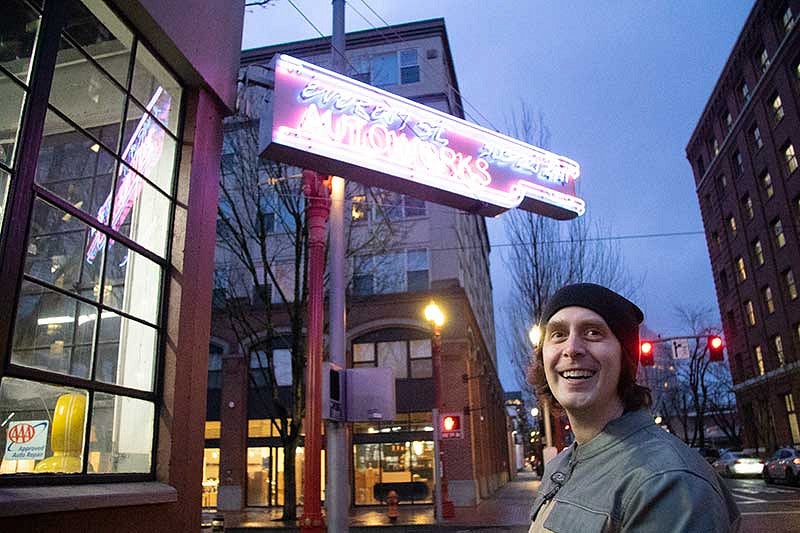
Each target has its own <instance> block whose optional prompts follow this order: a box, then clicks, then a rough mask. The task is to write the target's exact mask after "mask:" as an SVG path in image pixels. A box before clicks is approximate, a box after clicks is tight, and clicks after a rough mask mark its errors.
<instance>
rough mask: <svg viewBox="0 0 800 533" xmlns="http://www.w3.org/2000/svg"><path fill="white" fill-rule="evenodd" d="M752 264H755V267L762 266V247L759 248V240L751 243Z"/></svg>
mask: <svg viewBox="0 0 800 533" xmlns="http://www.w3.org/2000/svg"><path fill="white" fill-rule="evenodd" d="M753 263H755V264H756V266H761V265H763V264H764V247H763V246H761V240H760V239H756V240H755V241H753Z"/></svg>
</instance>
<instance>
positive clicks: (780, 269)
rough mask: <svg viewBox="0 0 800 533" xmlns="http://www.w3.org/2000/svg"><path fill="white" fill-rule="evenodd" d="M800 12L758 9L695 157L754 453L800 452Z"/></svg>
mask: <svg viewBox="0 0 800 533" xmlns="http://www.w3.org/2000/svg"><path fill="white" fill-rule="evenodd" d="M798 14H800V2H796V1H788V2H786V1H764V0H759V1H757V2H756V3H755V5H754V7H753V9H752V11H751V12H750V15H749V16H748V18H747V21H746V22H745V26H744V28H743V29H742V32H741V34H740V35H739V38H738V39H737V41H736V44H735V45H734V47H733V50H732V52H731V55H730V57H729V58H728V61H727V63H726V64H725V67H724V68H723V70H722V74H721V75H720V77H719V81H718V82H717V84H716V86H715V87H714V91H713V92H712V94H711V97H710V98H709V100H708V103H707V104H706V107H705V109H704V111H703V114H702V115H701V117H700V120H699V122H698V124H697V127H696V128H695V131H694V133H693V134H692V137H691V140H690V141H689V144H688V146H687V148H686V154H687V158H688V159H689V162H690V163H691V166H692V169H693V171H694V176H695V183H696V187H697V196H698V199H699V202H700V210H701V214H702V217H703V224H704V226H705V231H706V239H707V242H708V252H709V257H710V259H711V265H712V269H713V273H714V281H715V285H716V292H717V299H718V302H719V308H720V315H721V317H722V324H723V329H724V334H725V340H726V344H727V352H728V361H729V364H730V368H731V373H732V375H733V382H734V391H735V393H736V398H737V404H738V409H739V414H740V417H741V420H742V421H743V423H744V439H745V442H746V446H751V447H760V448H766V449H767V451H770V450H771V449H772V448H774V447H776V446H778V445H782V444H795V445H797V444H800V429H799V428H798V414H797V409H798V407H800V298H798V292H800V287H798V280H800V238H799V237H800V172H799V171H798V170H797V167H798V159H797V153H798V150H800V32H799V31H798V29H797V23H796V22H797V16H798Z"/></svg>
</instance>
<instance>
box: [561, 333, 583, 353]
mask: <svg viewBox="0 0 800 533" xmlns="http://www.w3.org/2000/svg"><path fill="white" fill-rule="evenodd" d="M585 352H586V343H585V342H584V340H583V338H582V337H581V336H580V335H578V334H575V333H570V335H569V337H568V338H567V342H566V344H565V345H564V355H566V356H567V357H578V356H581V355H583V354H584V353H585Z"/></svg>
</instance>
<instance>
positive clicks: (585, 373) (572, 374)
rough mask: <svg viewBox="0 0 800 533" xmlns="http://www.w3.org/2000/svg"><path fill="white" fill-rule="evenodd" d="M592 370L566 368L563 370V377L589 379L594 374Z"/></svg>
mask: <svg viewBox="0 0 800 533" xmlns="http://www.w3.org/2000/svg"><path fill="white" fill-rule="evenodd" d="M594 374H595V372H594V371H592V370H565V371H564V372H561V377H562V378H566V379H589V378H590V377H592V376H594Z"/></svg>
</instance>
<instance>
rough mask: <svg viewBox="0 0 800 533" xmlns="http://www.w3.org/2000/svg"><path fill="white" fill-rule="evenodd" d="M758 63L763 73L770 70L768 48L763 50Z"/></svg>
mask: <svg viewBox="0 0 800 533" xmlns="http://www.w3.org/2000/svg"><path fill="white" fill-rule="evenodd" d="M758 63H759V65H760V66H761V72H762V73H764V72H766V71H767V69H768V68H769V65H770V62H769V54H768V53H767V49H766V48H762V49H761V54H759V56H758Z"/></svg>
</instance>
